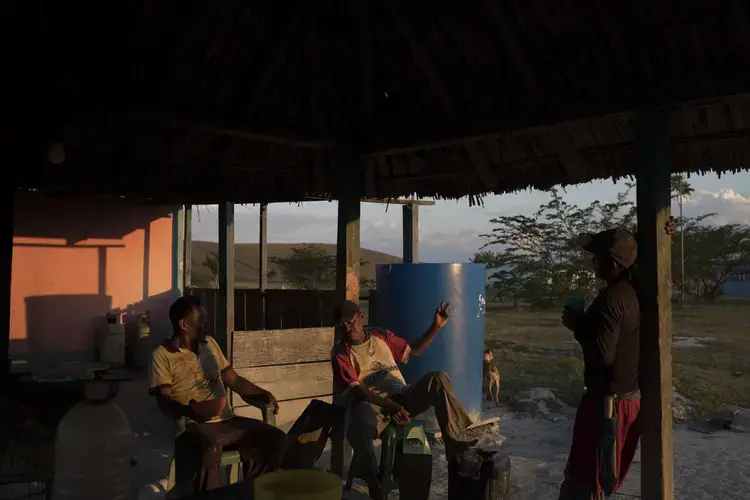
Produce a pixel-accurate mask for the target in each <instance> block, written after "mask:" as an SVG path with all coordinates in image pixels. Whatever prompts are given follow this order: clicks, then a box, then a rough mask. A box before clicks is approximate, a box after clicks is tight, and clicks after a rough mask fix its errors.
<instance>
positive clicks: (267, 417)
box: [167, 401, 276, 491]
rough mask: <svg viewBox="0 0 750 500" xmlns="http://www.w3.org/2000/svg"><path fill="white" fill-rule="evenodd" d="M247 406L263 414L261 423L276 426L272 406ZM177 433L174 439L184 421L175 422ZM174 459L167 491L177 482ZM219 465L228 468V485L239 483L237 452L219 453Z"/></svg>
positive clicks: (240, 472)
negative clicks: (257, 409)
mask: <svg viewBox="0 0 750 500" xmlns="http://www.w3.org/2000/svg"><path fill="white" fill-rule="evenodd" d="M247 403H248V404H250V405H252V406H254V407H256V408H259V409H260V410H261V412H262V413H263V421H264V422H265V423H267V424H270V425H273V426H274V427H275V426H276V415H274V413H273V409H274V408H273V405H270V404H268V403H266V402H265V401H247ZM175 424H176V428H177V431H176V433H175V438H177V437H178V436H179V435H180V434H182V433H183V432H185V419H184V418H181V419H179V420H177V421H176V422H175ZM176 465H177V464H176V462H175V458H174V457H172V461H171V462H170V464H169V478H168V480H167V491H171V490H172V489H173V488H174V487H175V482H176V480H177V467H176ZM221 465H222V466H225V467H229V484H236V483H239V482H240V478H241V477H242V457H241V456H240V452H239V451H238V450H232V449H229V450H224V451H222V453H221Z"/></svg>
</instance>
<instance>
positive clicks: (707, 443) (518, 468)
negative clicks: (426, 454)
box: [118, 383, 750, 500]
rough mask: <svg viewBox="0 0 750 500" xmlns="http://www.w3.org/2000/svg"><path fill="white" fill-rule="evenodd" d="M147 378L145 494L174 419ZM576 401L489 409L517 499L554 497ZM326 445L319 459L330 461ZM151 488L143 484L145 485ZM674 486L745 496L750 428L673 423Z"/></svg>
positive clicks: (136, 424)
mask: <svg viewBox="0 0 750 500" xmlns="http://www.w3.org/2000/svg"><path fill="white" fill-rule="evenodd" d="M141 389H143V387H142V384H138V383H133V384H132V385H131V386H129V387H126V388H124V390H122V391H121V394H120V395H119V396H118V402H119V403H120V405H121V407H122V408H123V409H124V410H125V412H126V414H127V415H128V417H129V418H130V420H131V424H132V428H133V431H134V434H135V440H136V448H137V449H136V454H135V458H136V460H137V465H136V466H135V470H134V473H135V474H134V484H135V485H136V488H134V494H135V493H136V491H140V492H141V494H140V495H139V496H138V497H139V498H141V499H146V498H164V493H163V490H162V491H161V492H159V493H157V492H153V493H152V494H149V495H145V494H143V492H144V491H146V489H153V490H160V489H161V487H160V486H158V485H159V481H160V480H161V481H162V483H161V484H164V483H163V481H164V479H165V478H166V475H167V471H168V467H169V460H170V459H171V453H172V450H171V441H172V439H171V434H170V433H171V427H170V423H169V422H168V421H167V420H166V419H164V418H163V417H161V416H160V414H159V413H158V410H156V408H155V405H154V404H153V401H151V400H149V399H148V396H146V392H145V389H144V390H141ZM571 413H572V409H570V408H565V409H563V410H562V411H560V412H554V413H550V414H549V415H547V416H546V418H531V417H528V416H524V415H520V414H514V413H510V412H507V411H501V410H492V411H488V412H487V413H486V414H484V415H483V417H487V416H500V422H499V425H498V426H496V427H495V428H491V429H487V430H485V431H483V432H481V433H480V437H481V438H482V440H483V444H485V445H489V446H493V445H500V446H501V449H503V450H504V451H505V452H506V453H508V454H509V455H510V456H511V462H512V471H511V487H512V498H513V499H515V500H532V499H533V500H546V499H551V500H554V499H556V498H557V491H558V488H559V484H560V482H561V480H562V470H563V467H564V465H565V460H566V458H567V452H568V447H569V444H570V435H571V430H572V423H573V422H572V419H571V417H570V415H571ZM433 456H434V462H433V475H432V477H433V484H432V499H433V500H442V499H447V497H448V495H447V464H446V461H445V458H444V450H443V448H442V446H440V445H438V446H435V447H433ZM328 461H329V455H328V453H326V454H324V456H323V457H322V458H321V460H320V463H319V466H321V467H327V465H328V463H329V462H328ZM640 468H641V464H640V456H639V455H637V456H636V460H635V463H634V465H633V468H632V470H631V473H630V475H629V476H628V478H627V480H626V482H625V485H624V487H623V490H622V491H621V494H620V495H618V496H617V497H615V498H619V499H622V500H625V499H629V498H640ZM148 484H150V485H152V487H151V488H144V486H145V485H148ZM675 488H676V498H677V499H678V500H702V499H711V500H718V499H724V500H734V499H736V500H740V499H748V498H750V433H739V432H732V431H719V432H716V433H712V434H703V433H700V432H696V431H692V430H689V429H688V426H687V425H685V424H680V425H678V426H676V427H675ZM365 491H366V489H365V488H364V486H363V485H361V484H355V491H353V492H351V493H350V494H349V495H348V498H352V499H356V498H367V497H366V495H365ZM398 498H399V496H398V492H394V493H392V494H391V496H390V499H391V500H395V499H398Z"/></svg>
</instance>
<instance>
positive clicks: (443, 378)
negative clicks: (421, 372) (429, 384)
mask: <svg viewBox="0 0 750 500" xmlns="http://www.w3.org/2000/svg"><path fill="white" fill-rule="evenodd" d="M425 376H426V377H429V379H430V380H431V381H433V382H435V383H438V384H440V385H445V386H447V385H450V383H451V378H450V377H449V376H448V374H447V373H445V372H439V371H434V372H428V373H427V375H425Z"/></svg>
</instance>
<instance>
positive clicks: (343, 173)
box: [331, 158, 362, 477]
mask: <svg viewBox="0 0 750 500" xmlns="http://www.w3.org/2000/svg"><path fill="white" fill-rule="evenodd" d="M359 167H360V165H359V160H358V159H349V158H347V159H343V160H341V161H339V164H338V189H337V198H338V233H337V238H336V298H337V302H343V301H345V300H351V301H353V302H355V303H357V304H358V303H359V253H360V247H359V217H360V196H361V193H360V191H361V189H362V186H361V179H360V175H359V174H360V168H359ZM336 340H339V339H336ZM334 390H335V388H334ZM334 397H335V392H334ZM339 430H340V432H338V433H336V434H334V435H333V436H331V472H333V473H335V474H338V475H339V476H341V477H343V475H344V468H345V467H346V465H347V462H348V461H349V459H350V457H351V448H350V447H349V445H348V443H347V442H346V439H345V435H346V429H345V426H343V425H342V426H340V427H339Z"/></svg>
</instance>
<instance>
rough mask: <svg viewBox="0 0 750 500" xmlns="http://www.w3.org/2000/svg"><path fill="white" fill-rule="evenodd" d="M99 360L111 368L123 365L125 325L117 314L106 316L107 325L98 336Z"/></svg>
mask: <svg viewBox="0 0 750 500" xmlns="http://www.w3.org/2000/svg"><path fill="white" fill-rule="evenodd" d="M99 360H100V361H103V362H104V363H109V364H111V365H113V366H123V365H125V325H123V324H122V323H121V322H120V317H119V316H118V315H117V314H112V313H110V314H107V323H106V325H105V326H104V328H103V329H102V331H101V332H100V334H99Z"/></svg>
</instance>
